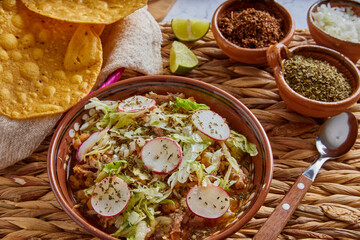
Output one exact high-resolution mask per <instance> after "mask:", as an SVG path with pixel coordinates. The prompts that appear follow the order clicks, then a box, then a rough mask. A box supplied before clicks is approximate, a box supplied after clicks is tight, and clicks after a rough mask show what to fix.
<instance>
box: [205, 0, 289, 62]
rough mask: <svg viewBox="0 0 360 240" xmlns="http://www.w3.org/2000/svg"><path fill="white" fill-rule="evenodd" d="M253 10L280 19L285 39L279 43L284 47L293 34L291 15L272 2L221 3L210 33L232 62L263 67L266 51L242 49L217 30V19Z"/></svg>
mask: <svg viewBox="0 0 360 240" xmlns="http://www.w3.org/2000/svg"><path fill="white" fill-rule="evenodd" d="M247 8H255V9H256V10H266V11H268V12H269V13H270V14H272V15H273V16H275V17H276V18H278V19H282V21H283V24H284V29H285V33H286V34H285V37H284V38H283V39H282V40H281V41H280V43H282V44H284V45H288V44H289V43H290V42H291V39H292V37H293V36H294V33H295V22H294V20H293V18H292V16H291V14H290V13H289V12H288V11H287V10H286V8H285V7H283V6H282V5H281V4H279V3H278V2H276V1H274V0H269V1H266V0H262V1H249V0H228V1H226V2H224V3H222V4H221V5H220V6H219V7H218V8H217V9H216V10H215V13H214V15H213V17H212V22H211V31H212V32H213V34H214V37H215V40H216V42H217V44H218V46H219V48H220V49H221V50H222V51H223V52H224V53H225V54H226V55H227V56H228V57H229V58H230V59H232V60H233V61H236V62H242V63H247V64H253V65H265V64H266V63H267V61H266V50H267V47H265V48H242V47H239V46H238V45H236V44H234V43H232V42H230V41H229V40H227V39H226V38H225V37H224V36H223V35H222V33H221V32H220V29H219V25H218V22H219V18H221V17H222V16H224V14H225V13H226V12H228V11H231V10H232V9H247Z"/></svg>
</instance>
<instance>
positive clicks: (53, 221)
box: [0, 24, 360, 240]
mask: <svg viewBox="0 0 360 240" xmlns="http://www.w3.org/2000/svg"><path fill="white" fill-rule="evenodd" d="M161 29H162V32H163V38H164V41H163V48H162V56H163V59H164V67H165V73H166V74H170V73H169V70H168V59H169V52H170V48H171V43H172V42H173V41H174V40H175V38H174V35H173V34H172V31H171V27H170V25H169V24H162V25H161ZM313 43H314V42H313V40H312V39H311V37H310V35H309V32H308V31H306V30H297V31H296V33H295V37H294V39H293V41H292V43H291V45H290V46H295V45H300V44H313ZM187 45H188V46H189V47H191V49H192V50H193V52H194V53H195V54H196V55H197V56H198V58H199V60H200V64H199V66H198V67H197V68H196V69H194V70H193V71H191V72H189V73H188V74H186V75H185V76H187V77H192V78H195V79H199V80H202V81H204V82H207V83H211V84H213V85H215V86H217V87H220V88H222V89H224V90H226V91H228V92H229V93H231V94H232V95H234V96H235V97H236V98H238V99H239V100H240V101H241V102H243V103H244V104H245V105H246V106H247V107H248V108H250V109H251V111H252V112H253V113H254V114H255V116H256V117H257V118H258V119H259V120H260V122H261V124H262V125H263V127H264V128H265V130H266V132H267V134H268V136H269V139H270V141H271V145H272V150H273V154H274V178H273V181H272V184H271V189H270V193H269V194H268V195H267V198H266V200H265V204H264V206H262V207H261V208H260V210H259V211H258V213H257V214H256V215H255V217H254V218H253V219H252V220H251V221H250V222H248V223H247V224H246V225H245V226H244V227H243V228H242V229H241V230H240V231H239V232H238V233H236V234H234V235H233V236H232V237H231V238H229V239H233V240H235V239H251V238H252V236H254V234H255V233H256V232H257V231H258V229H259V228H260V227H261V225H262V224H263V223H264V222H265V221H266V219H267V218H268V217H269V215H270V214H271V212H272V211H273V209H274V207H276V206H277V204H278V203H279V202H280V200H281V199H282V198H283V196H284V194H285V193H286V192H287V191H288V190H289V188H290V187H291V185H292V184H293V182H294V180H295V179H296V178H297V177H298V176H299V175H300V174H301V173H302V172H303V171H304V170H305V169H306V168H307V167H308V166H309V164H310V163H311V162H312V160H314V159H315V158H316V156H317V151H316V148H315V140H314V139H315V134H316V131H317V130H318V128H319V126H320V124H321V123H322V122H323V119H313V118H309V117H304V116H301V115H299V114H297V113H293V112H288V111H287V110H286V106H285V104H284V103H283V102H282V100H281V98H280V97H279V94H278V90H277V88H276V84H275V81H274V78H273V76H272V74H271V70H270V69H269V68H257V67H253V66H249V65H244V64H240V63H233V62H231V61H230V60H229V59H228V58H227V57H226V56H225V55H224V54H223V52H222V51H221V50H220V49H219V48H218V47H217V45H216V42H215V41H214V38H213V36H212V33H211V32H209V33H208V34H207V36H206V37H205V38H204V39H202V40H199V41H197V42H195V43H190V44H187ZM136 75H139V74H138V73H135V72H130V71H127V72H125V73H124V75H123V76H122V78H129V77H133V76H136ZM350 111H352V112H353V113H354V114H355V115H356V116H357V118H358V119H360V104H356V105H354V106H353V107H352V108H351V109H350ZM50 139H51V134H50V136H48V137H47V138H46V140H45V141H44V142H43V143H42V144H41V146H40V147H39V148H38V149H37V150H36V151H35V152H34V153H33V154H32V155H31V156H30V157H28V158H26V159H24V160H22V161H20V162H18V163H17V164H15V165H13V166H11V167H9V168H7V169H4V170H0V237H1V238H2V239H96V238H94V237H93V236H91V235H90V234H88V233H87V232H86V231H84V230H83V229H82V228H80V227H79V226H78V225H77V224H75V223H74V222H73V221H72V220H71V219H70V218H69V217H68V216H67V214H66V213H65V212H64V211H63V210H62V209H61V207H60V205H59V204H58V202H57V201H56V199H55V197H54V195H53V193H52V191H51V188H50V185H49V181H48V176H47V172H46V157H47V150H48V145H49V142H50ZM359 170H360V140H357V141H356V144H355V146H354V147H353V149H352V150H351V151H350V152H349V153H347V154H346V155H345V156H343V157H341V158H339V159H337V160H330V161H328V162H327V163H325V165H324V166H323V168H322V169H321V171H320V173H319V174H318V176H317V178H316V181H315V182H314V184H313V185H312V186H311V188H310V190H309V192H308V193H307V194H306V195H305V197H304V199H303V200H302V202H301V204H300V205H299V207H298V208H297V210H296V212H295V214H294V215H293V216H292V218H291V220H290V221H289V222H288V224H287V225H286V227H285V229H284V230H283V231H282V233H281V235H280V236H279V239H360V171H359Z"/></svg>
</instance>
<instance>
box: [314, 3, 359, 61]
mask: <svg viewBox="0 0 360 240" xmlns="http://www.w3.org/2000/svg"><path fill="white" fill-rule="evenodd" d="M307 23H308V27H309V31H310V34H311V36H312V38H313V39H314V40H315V42H316V43H317V44H319V45H322V46H325V47H329V48H332V49H334V50H336V51H338V52H341V53H342V54H344V55H345V56H347V57H348V58H350V60H351V61H353V62H354V63H356V62H357V61H358V60H359V58H360V33H359V24H360V2H359V1H355V0H347V1H344V0H331V1H329V0H327V1H318V2H316V3H314V4H313V5H312V6H311V7H310V8H309V10H308V13H307Z"/></svg>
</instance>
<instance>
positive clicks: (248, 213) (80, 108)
mask: <svg viewBox="0 0 360 240" xmlns="http://www.w3.org/2000/svg"><path fill="white" fill-rule="evenodd" d="M150 91H153V92H155V93H158V94H167V93H184V94H185V95H186V97H190V96H193V97H195V99H196V100H197V101H198V102H199V103H205V104H207V105H209V106H210V107H211V108H212V109H213V110H214V111H216V112H218V113H219V114H221V115H222V116H223V117H225V118H226V119H227V120H228V122H229V123H230V125H231V126H232V127H233V128H234V129H237V130H239V131H240V132H241V133H242V134H244V135H245V136H246V137H247V138H248V140H249V141H251V142H253V143H255V144H256V145H257V148H258V152H259V154H258V155H257V156H255V157H253V158H252V162H253V167H252V169H253V175H254V180H253V191H252V193H251V195H250V197H249V202H248V203H247V204H246V206H245V208H244V210H243V211H242V213H241V214H239V216H238V217H237V219H236V220H235V221H234V222H232V223H229V224H228V226H226V227H225V228H224V229H222V230H221V231H220V232H216V233H215V234H213V235H212V236H211V237H209V238H208V239H212V240H214V239H224V238H225V237H227V236H230V235H232V234H233V233H235V232H237V231H238V230H239V229H240V228H241V227H242V226H243V225H244V224H245V223H246V222H248V221H249V220H250V219H251V218H252V217H253V216H254V215H255V213H256V212H257V211H258V209H259V208H260V207H261V205H262V204H263V203H264V200H265V197H266V195H267V193H268V192H269V189H270V183H271V179H272V171H273V158H272V151H271V146H270V143H269V140H268V137H267V135H266V133H265V131H264V129H263V128H262V126H261V125H260V123H259V121H258V120H257V119H256V117H255V116H254V115H253V114H252V113H251V111H250V110H249V109H247V108H246V107H245V106H244V105H243V104H242V103H241V102H240V101H238V100H237V99H236V98H234V97H233V96H231V95H230V94H228V93H226V92H225V91H223V90H221V89H219V88H216V87H214V86H212V85H210V84H207V83H204V82H201V81H198V80H193V79H190V78H184V77H177V76H144V77H136V78H132V79H127V80H122V81H120V82H117V83H115V84H112V85H109V86H107V87H105V88H103V89H100V90H98V91H96V92H94V93H92V94H91V95H89V96H87V97H86V98H84V99H82V100H81V101H80V102H79V103H78V104H77V105H76V106H74V107H73V108H72V109H71V110H70V111H69V112H68V113H67V114H66V115H65V117H64V118H63V119H62V121H61V122H60V123H59V125H58V127H57V129H56V131H55V133H54V135H53V137H52V140H51V143H50V148H49V152H48V165H47V167H48V174H49V180H50V184H51V187H52V190H53V192H54V194H55V197H56V199H57V200H58V202H59V203H60V205H61V207H62V208H63V209H64V211H65V212H66V213H67V214H68V215H69V216H70V217H71V218H72V219H73V220H74V221H75V222H76V223H77V224H78V225H80V226H81V227H83V228H84V229H85V230H86V231H88V232H89V233H91V234H93V235H94V236H96V237H99V238H100V239H112V240H114V239H115V238H114V237H112V236H110V235H109V234H107V233H105V232H103V231H102V230H100V229H99V228H97V227H96V225H95V224H93V223H91V222H89V220H88V219H86V218H85V217H84V216H83V215H82V214H81V212H80V211H79V210H78V209H76V208H74V206H75V204H76V202H75V200H74V197H73V194H72V192H71V190H70V187H69V186H68V184H67V181H66V179H67V174H68V171H69V165H70V163H69V162H67V161H68V160H67V159H68V156H69V144H70V142H71V141H72V138H71V136H70V134H69V132H70V131H72V129H74V127H76V125H78V124H80V123H81V121H82V120H81V118H82V116H83V114H85V113H86V112H87V111H86V110H84V105H85V104H86V103H88V102H89V99H90V98H91V97H97V98H99V99H101V100H105V99H107V100H119V99H125V98H128V97H130V96H133V95H135V94H136V95H139V94H140V95H141V94H145V93H147V92H150Z"/></svg>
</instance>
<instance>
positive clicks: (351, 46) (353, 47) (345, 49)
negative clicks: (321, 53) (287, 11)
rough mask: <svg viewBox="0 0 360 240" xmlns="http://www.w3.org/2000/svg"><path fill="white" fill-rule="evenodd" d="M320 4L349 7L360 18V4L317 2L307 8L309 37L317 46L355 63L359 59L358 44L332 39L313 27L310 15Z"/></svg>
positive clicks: (350, 1) (359, 47) (335, 1)
mask: <svg viewBox="0 0 360 240" xmlns="http://www.w3.org/2000/svg"><path fill="white" fill-rule="evenodd" d="M322 4H330V6H331V7H346V8H349V7H350V8H351V9H352V10H353V11H354V13H355V14H356V15H357V16H359V17H360V2H359V1H355V0H354V1H353V0H346V1H345V0H343V1H342V0H331V1H330V0H326V1H318V2H316V3H314V4H313V5H312V6H311V7H310V8H309V10H308V13H307V23H308V28H309V31H310V34H311V37H312V38H313V39H314V40H315V42H316V43H317V44H319V45H322V46H325V47H328V48H332V49H334V50H336V51H338V52H341V53H342V54H344V55H345V56H347V57H348V58H350V60H351V61H353V62H354V63H356V62H357V61H358V60H359V58H360V43H354V42H349V41H344V40H341V39H339V38H336V37H333V36H331V35H329V34H328V33H326V32H325V31H323V30H322V29H320V28H319V27H317V26H316V25H315V23H314V20H313V17H312V15H311V13H313V12H316V11H317V7H318V6H320V5H322Z"/></svg>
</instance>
